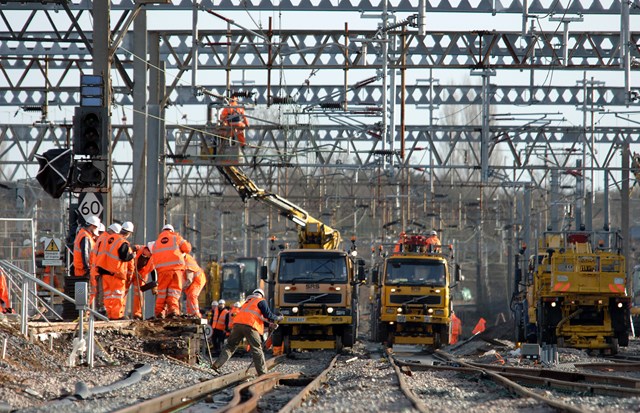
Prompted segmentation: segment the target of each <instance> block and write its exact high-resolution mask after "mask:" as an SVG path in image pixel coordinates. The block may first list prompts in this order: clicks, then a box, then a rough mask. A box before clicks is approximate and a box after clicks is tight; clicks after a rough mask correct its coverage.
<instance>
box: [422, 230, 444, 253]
mask: <svg viewBox="0 0 640 413" xmlns="http://www.w3.org/2000/svg"><path fill="white" fill-rule="evenodd" d="M425 244H426V245H427V248H428V250H429V251H432V252H440V249H441V247H442V244H441V242H440V238H438V233H437V232H436V231H434V230H432V231H429V237H427V239H426V241H425Z"/></svg>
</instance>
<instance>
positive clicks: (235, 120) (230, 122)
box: [220, 96, 249, 147]
mask: <svg viewBox="0 0 640 413" xmlns="http://www.w3.org/2000/svg"><path fill="white" fill-rule="evenodd" d="M220 123H222V125H223V126H229V127H230V128H231V132H232V136H233V137H235V139H237V140H238V142H240V146H241V147H244V146H245V144H246V139H245V136H244V130H245V129H246V128H248V127H249V121H248V120H247V117H246V116H245V114H244V108H243V107H242V106H238V98H237V97H235V96H233V97H232V98H231V99H230V100H229V106H227V107H225V108H224V109H222V111H221V112H220Z"/></svg>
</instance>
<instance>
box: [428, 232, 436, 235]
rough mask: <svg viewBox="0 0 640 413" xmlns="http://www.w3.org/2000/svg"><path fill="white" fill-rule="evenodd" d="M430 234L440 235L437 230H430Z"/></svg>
mask: <svg viewBox="0 0 640 413" xmlns="http://www.w3.org/2000/svg"><path fill="white" fill-rule="evenodd" d="M429 235H438V233H437V232H435V231H430V232H429Z"/></svg>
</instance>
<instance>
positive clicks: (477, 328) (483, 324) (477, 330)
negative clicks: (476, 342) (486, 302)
mask: <svg viewBox="0 0 640 413" xmlns="http://www.w3.org/2000/svg"><path fill="white" fill-rule="evenodd" d="M486 326H487V321H486V320H485V319H484V318H482V317H480V320H478V324H476V326H475V327H474V328H473V331H471V334H474V335H475V334H480V333H482V332H483V331H484V329H485V328H486Z"/></svg>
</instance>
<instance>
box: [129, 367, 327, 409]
mask: <svg viewBox="0 0 640 413" xmlns="http://www.w3.org/2000/svg"><path fill="white" fill-rule="evenodd" d="M337 360H338V355H336V356H334V357H333V358H332V359H331V361H330V362H329V363H328V364H327V365H326V366H325V367H324V369H323V370H322V371H321V372H320V373H318V374H316V375H315V376H314V377H309V375H307V374H303V373H301V372H297V373H282V372H278V371H274V370H277V368H278V367H279V366H283V365H284V364H286V363H287V362H288V360H287V358H286V357H285V356H278V357H275V358H272V359H269V360H268V361H267V368H269V369H270V370H271V371H270V372H269V373H268V374H265V375H263V376H259V377H255V375H256V371H255V369H254V368H247V369H240V370H237V371H234V372H231V373H228V374H224V375H221V376H217V377H214V378H212V379H211V380H207V381H205V382H202V383H199V384H196V385H193V386H189V387H186V388H183V389H179V390H176V391H173V392H171V393H168V394H165V395H161V396H159V397H155V398H152V399H148V400H145V401H143V402H141V403H138V404H135V405H131V406H128V407H126V408H123V409H120V410H118V411H117V412H118V413H133V412H141V413H147V412H148V413H151V412H154V413H157V412H169V411H171V412H174V411H182V410H185V409H188V410H189V411H190V412H199V411H203V412H204V411H211V410H212V409H215V410H216V411H217V412H225V413H241V412H253V411H257V410H260V411H263V412H268V411H274V412H275V411H278V412H285V413H286V412H291V411H293V410H294V409H296V408H298V407H299V406H300V405H301V404H302V402H303V401H304V400H305V399H306V398H307V397H308V396H309V395H310V394H311V393H312V392H313V391H315V390H317V389H318V388H319V387H320V386H321V385H322V384H323V383H324V382H325V381H326V377H327V374H328V373H329V372H330V371H331V369H332V368H333V367H334V365H335V363H336V361H337Z"/></svg>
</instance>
